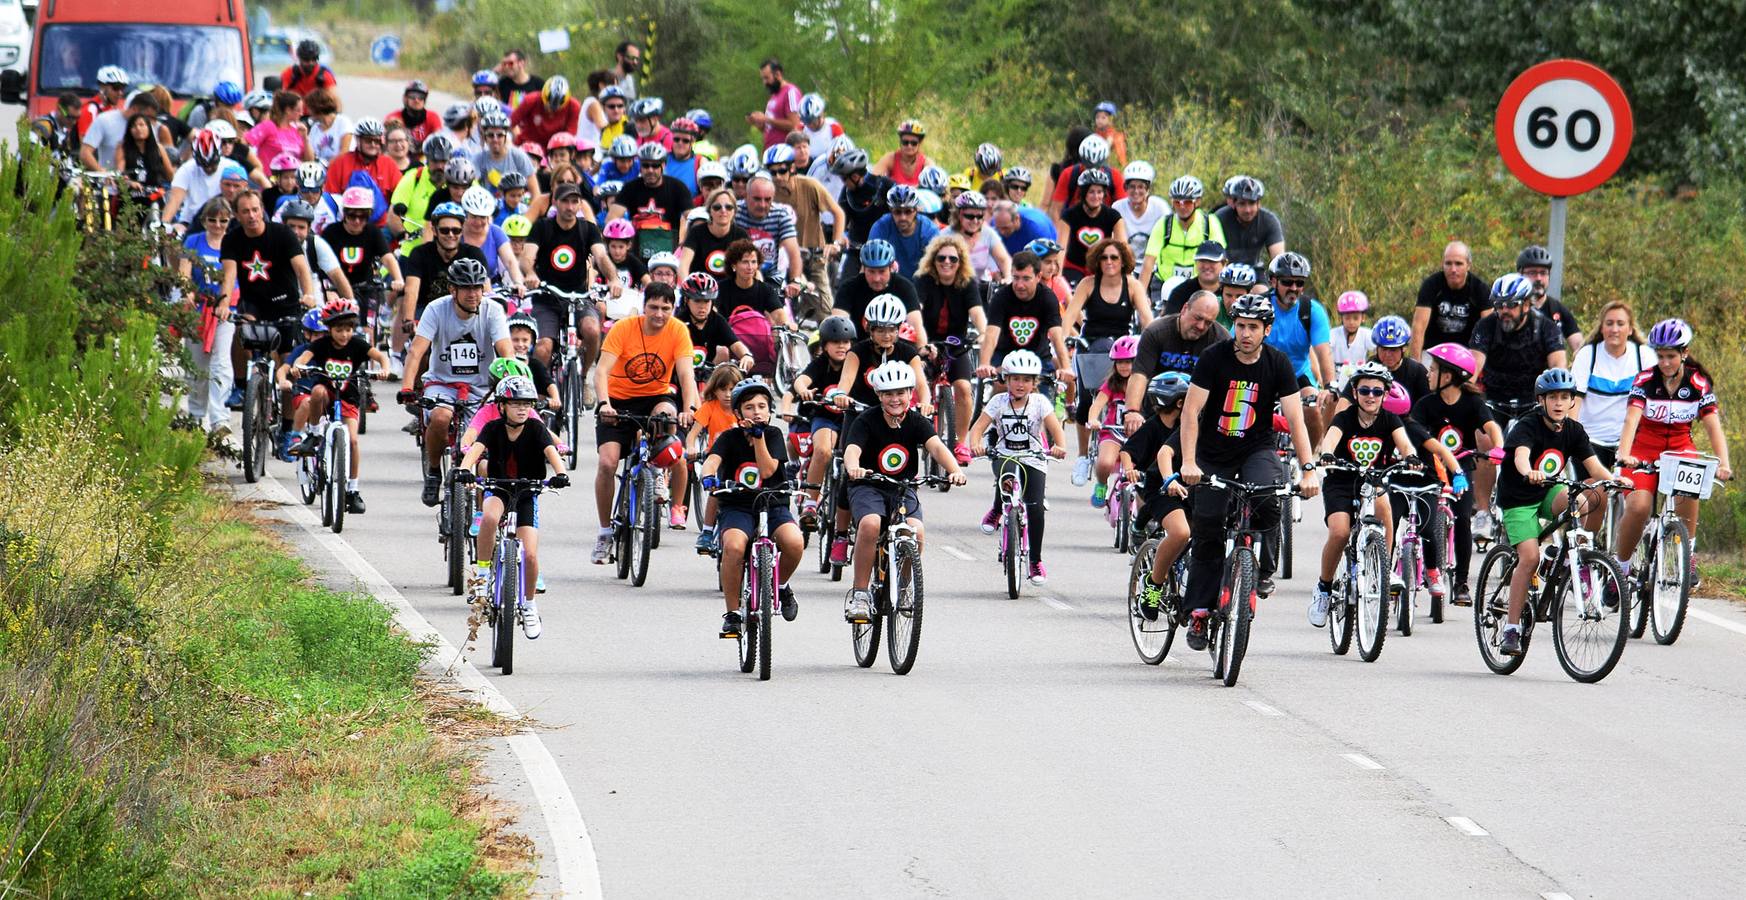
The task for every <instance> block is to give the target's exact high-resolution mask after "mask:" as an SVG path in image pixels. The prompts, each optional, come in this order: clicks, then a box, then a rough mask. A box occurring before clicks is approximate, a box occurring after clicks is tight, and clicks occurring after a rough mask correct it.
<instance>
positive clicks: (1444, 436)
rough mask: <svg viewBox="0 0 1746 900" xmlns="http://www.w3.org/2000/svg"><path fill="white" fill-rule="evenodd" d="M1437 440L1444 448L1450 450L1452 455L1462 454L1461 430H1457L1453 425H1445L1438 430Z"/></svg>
mask: <svg viewBox="0 0 1746 900" xmlns="http://www.w3.org/2000/svg"><path fill="white" fill-rule="evenodd" d="M1437 440H1438V441H1439V442H1441V443H1442V444H1443V446H1444V447H1447V448H1449V452H1450V453H1460V452H1461V445H1462V441H1461V429H1459V428H1456V427H1455V426H1453V425H1444V426H1443V427H1442V428H1439V429H1437Z"/></svg>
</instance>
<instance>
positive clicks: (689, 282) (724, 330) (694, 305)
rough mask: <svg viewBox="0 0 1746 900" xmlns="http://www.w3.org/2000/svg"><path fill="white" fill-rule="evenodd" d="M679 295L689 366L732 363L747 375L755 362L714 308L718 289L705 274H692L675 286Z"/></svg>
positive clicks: (742, 342)
mask: <svg viewBox="0 0 1746 900" xmlns="http://www.w3.org/2000/svg"><path fill="white" fill-rule="evenodd" d="M679 295H680V296H681V297H683V298H684V300H685V303H684V305H683V306H682V307H681V308H680V310H679V313H678V316H679V319H680V321H682V322H684V323H685V327H686V328H688V329H690V331H691V364H692V365H693V366H705V365H707V366H717V365H720V364H722V363H733V364H734V365H737V366H739V367H740V369H742V370H744V371H747V372H750V371H751V370H752V366H753V365H754V364H755V363H756V360H755V359H753V357H752V351H751V350H750V349H749V348H747V347H746V344H745V342H744V341H742V340H740V337H739V335H737V334H734V329H733V326H732V325H729V324H728V320H727V316H724V315H722V314H721V311H720V310H718V309H716V308H715V301H716V298H717V297H719V296H720V295H721V285H720V284H719V283H718V282H717V281H716V280H715V279H714V278H711V277H710V276H709V273H708V272H692V273H691V274H690V275H688V276H686V277H685V281H684V282H683V283H682V284H680V285H679Z"/></svg>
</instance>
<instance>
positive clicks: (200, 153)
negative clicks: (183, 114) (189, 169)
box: [192, 128, 222, 168]
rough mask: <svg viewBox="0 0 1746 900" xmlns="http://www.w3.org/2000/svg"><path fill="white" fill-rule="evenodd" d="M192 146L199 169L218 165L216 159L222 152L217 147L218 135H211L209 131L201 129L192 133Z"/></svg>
mask: <svg viewBox="0 0 1746 900" xmlns="http://www.w3.org/2000/svg"><path fill="white" fill-rule="evenodd" d="M192 144H193V149H194V163H195V164H196V165H198V166H200V167H201V168H209V167H211V166H215V165H217V164H218V157H219V154H220V153H221V152H222V150H221V149H220V147H219V146H218V135H216V134H213V133H212V131H211V130H210V129H207V128H202V129H200V130H199V131H196V132H194V140H193V142H192Z"/></svg>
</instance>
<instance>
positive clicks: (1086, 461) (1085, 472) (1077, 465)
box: [1073, 456, 1091, 487]
mask: <svg viewBox="0 0 1746 900" xmlns="http://www.w3.org/2000/svg"><path fill="white" fill-rule="evenodd" d="M1090 480H1091V457H1089V456H1081V457H1079V459H1078V460H1076V461H1075V462H1074V463H1073V486H1074V487H1083V486H1084V485H1085V483H1086V482H1087V481H1090Z"/></svg>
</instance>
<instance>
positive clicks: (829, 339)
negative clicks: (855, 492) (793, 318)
mask: <svg viewBox="0 0 1746 900" xmlns="http://www.w3.org/2000/svg"><path fill="white" fill-rule="evenodd" d="M854 345H855V323H854V322H851V321H849V318H848V317H847V316H830V317H829V318H827V319H825V320H824V321H823V322H820V323H818V346H819V353H818V355H817V356H815V357H813V358H812V362H810V363H808V364H807V366H806V370H805V371H803V372H801V373H800V375H799V376H798V377H796V378H795V379H794V399H795V400H798V401H800V402H803V403H804V402H806V401H808V400H811V399H813V398H814V397H815V396H817V395H818V393H819V392H820V390H821V389H822V390H823V393H824V401H825V402H824V403H822V404H820V405H819V407H818V409H817V411H816V412H815V413H814V414H813V417H812V458H811V460H810V461H809V462H808V464H807V468H806V480H807V482H808V483H809V484H820V483H822V482H823V481H824V475H825V467H826V466H828V465H830V461H831V457H832V456H833V455H834V454H835V453H836V451H837V436H838V434H839V433H840V432H841V430H842V427H843V412H842V410H841V409H839V408H838V407H837V405H836V402H835V401H836V395H837V394H838V393H839V390H838V389H837V387H836V385H837V384H838V383H840V382H841V381H842V376H843V361H844V360H845V359H847V358H848V356H849V348H850V347H853V346H854ZM824 502H826V503H829V502H830V498H828V497H826V498H824ZM818 504H819V496H818V491H817V489H813V490H810V491H808V492H807V498H806V501H805V502H804V503H802V504H801V508H800V518H801V519H802V520H803V521H806V520H811V521H813V522H816V520H817V519H818ZM831 533H832V534H833V535H834V534H835V533H836V532H835V531H834V530H833V531H832V532H831ZM825 539H828V538H825Z"/></svg>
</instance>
